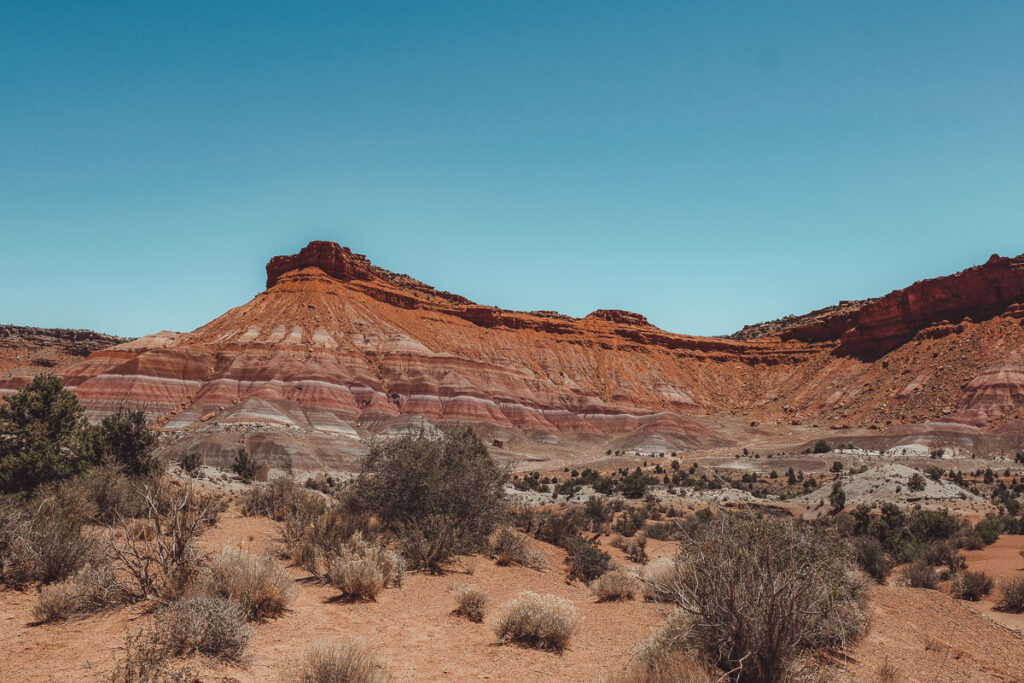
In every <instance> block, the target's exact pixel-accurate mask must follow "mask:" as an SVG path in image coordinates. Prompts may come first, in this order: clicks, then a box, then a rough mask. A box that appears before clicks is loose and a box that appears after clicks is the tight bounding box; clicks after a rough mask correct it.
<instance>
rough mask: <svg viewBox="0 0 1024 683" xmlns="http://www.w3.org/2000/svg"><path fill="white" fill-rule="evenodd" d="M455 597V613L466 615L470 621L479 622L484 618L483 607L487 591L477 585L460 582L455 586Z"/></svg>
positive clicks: (485, 602)
mask: <svg viewBox="0 0 1024 683" xmlns="http://www.w3.org/2000/svg"><path fill="white" fill-rule="evenodd" d="M454 590H455V597H456V599H458V601H459V606H458V607H456V608H455V614H458V615H459V616H461V617H466V618H467V619H469V620H470V621H475V622H476V623H478V624H479V623H480V622H482V621H483V620H484V608H485V607H486V606H487V593H485V592H484V590H483V589H482V588H480V587H479V586H475V585H473V584H462V585H460V586H455V588H454Z"/></svg>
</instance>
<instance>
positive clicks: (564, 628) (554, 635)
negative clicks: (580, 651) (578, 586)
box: [494, 591, 580, 650]
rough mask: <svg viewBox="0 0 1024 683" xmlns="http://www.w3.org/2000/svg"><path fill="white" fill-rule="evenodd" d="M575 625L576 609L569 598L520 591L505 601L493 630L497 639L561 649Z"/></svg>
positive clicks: (573, 630) (576, 621) (576, 619)
mask: <svg viewBox="0 0 1024 683" xmlns="http://www.w3.org/2000/svg"><path fill="white" fill-rule="evenodd" d="M579 627H580V616H579V611H578V610H577V609H576V606H575V605H573V604H572V602H571V601H570V600H566V599H564V598H559V597H557V596H555V595H538V594H537V593H534V592H532V591H524V592H522V593H520V594H519V595H518V596H516V597H515V598H513V599H512V600H510V601H509V602H508V603H507V604H506V605H505V607H504V609H503V610H502V615H501V618H500V619H499V620H498V624H497V626H496V627H495V629H494V632H495V633H496V634H497V636H498V641H499V642H501V643H507V642H514V643H519V644H520V645H525V646H527V647H535V648H539V649H542V650H564V649H565V648H567V647H568V646H569V642H570V641H571V640H572V637H573V635H575V633H576V631H578V630H579Z"/></svg>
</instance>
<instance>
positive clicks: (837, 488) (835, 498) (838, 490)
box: [828, 479, 846, 515]
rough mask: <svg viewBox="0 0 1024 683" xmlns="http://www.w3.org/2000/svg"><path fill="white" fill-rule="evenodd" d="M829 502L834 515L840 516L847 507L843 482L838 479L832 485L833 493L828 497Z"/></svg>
mask: <svg viewBox="0 0 1024 683" xmlns="http://www.w3.org/2000/svg"><path fill="white" fill-rule="evenodd" d="M828 502H829V505H831V506H832V507H831V511H832V514H833V515H838V514H839V513H840V512H842V511H843V508H845V507H846V491H844V490H843V482H841V481H839V480H838V479H837V480H836V481H835V482H834V483H833V484H832V493H830V494H829V495H828Z"/></svg>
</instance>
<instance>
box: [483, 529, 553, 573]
mask: <svg viewBox="0 0 1024 683" xmlns="http://www.w3.org/2000/svg"><path fill="white" fill-rule="evenodd" d="M491 557H493V558H494V561H495V562H496V563H497V564H498V565H500V566H502V567H507V566H509V565H513V564H518V565H521V566H523V567H527V568H529V569H536V570H538V571H543V570H545V569H547V567H548V558H547V557H545V556H544V553H542V552H541V551H539V550H537V549H536V548H534V547H533V546H531V545H530V541H529V539H528V538H527V537H526V536H524V535H523V534H520V533H517V532H515V531H513V530H512V529H509V528H508V527H501V528H500V529H498V530H497V531H495V532H494V534H493V535H492V536H491Z"/></svg>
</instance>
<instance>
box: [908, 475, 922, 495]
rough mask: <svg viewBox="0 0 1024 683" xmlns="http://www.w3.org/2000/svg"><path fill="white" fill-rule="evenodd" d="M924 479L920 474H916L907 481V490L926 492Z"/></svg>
mask: <svg viewBox="0 0 1024 683" xmlns="http://www.w3.org/2000/svg"><path fill="white" fill-rule="evenodd" d="M924 485H925V481H924V477H923V476H922V475H921V473H920V472H914V473H913V474H912V475H910V479H908V480H907V488H908V489H910V490H911V491H924Z"/></svg>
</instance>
